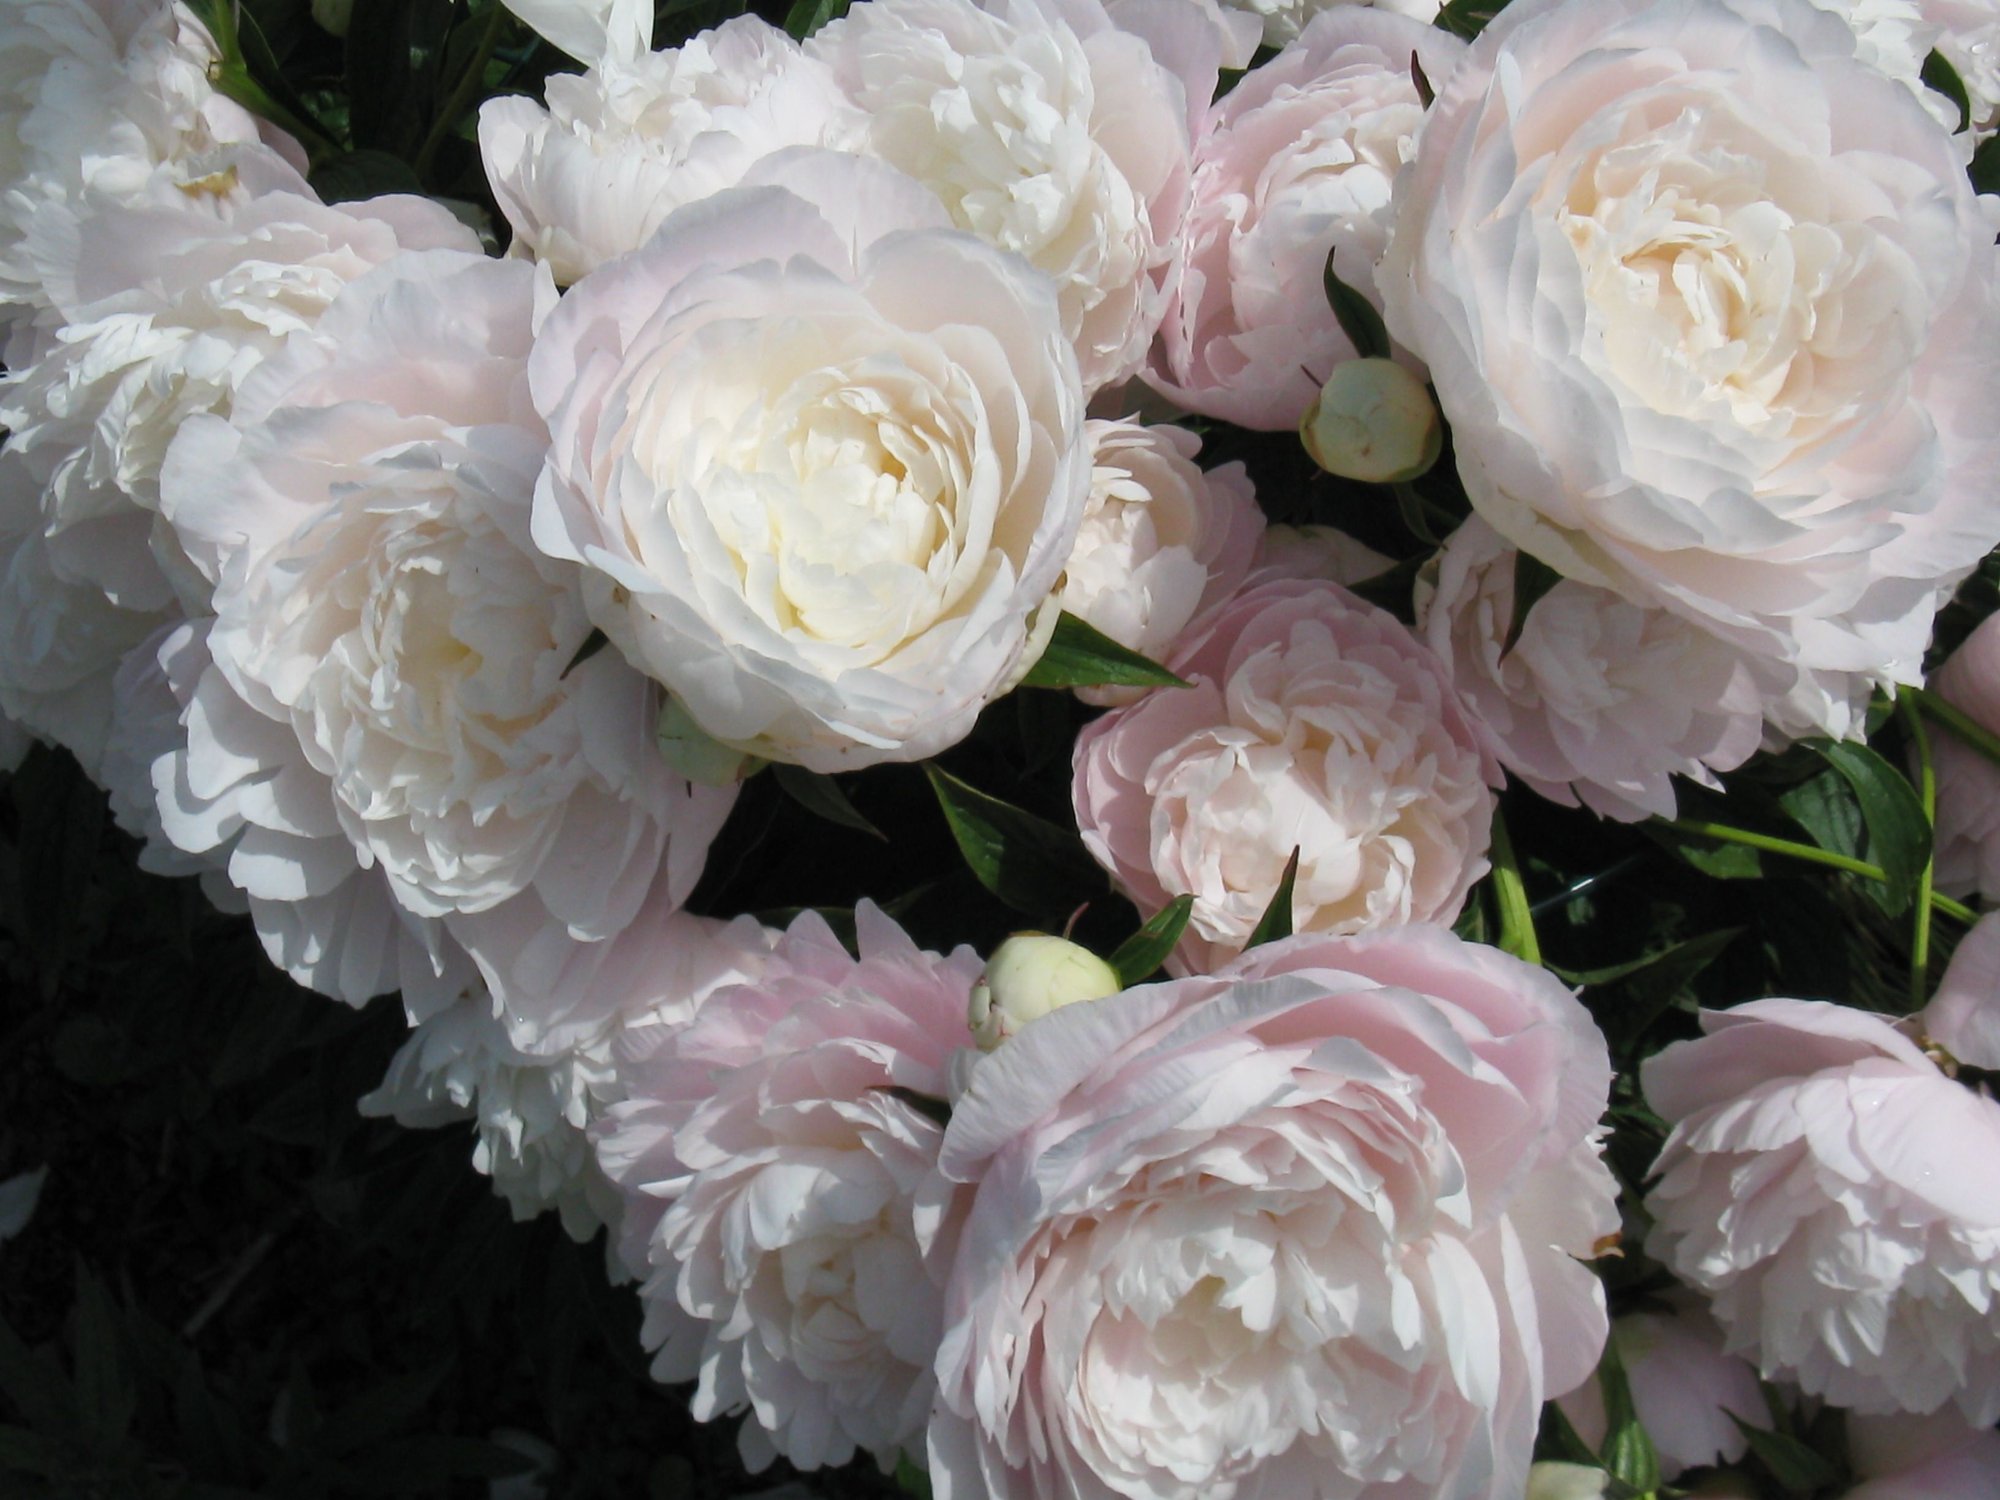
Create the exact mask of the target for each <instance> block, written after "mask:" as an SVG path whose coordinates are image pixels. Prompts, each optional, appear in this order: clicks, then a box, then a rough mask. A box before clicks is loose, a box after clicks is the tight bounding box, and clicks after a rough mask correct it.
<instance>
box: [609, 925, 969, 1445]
mask: <svg viewBox="0 0 2000 1500" xmlns="http://www.w3.org/2000/svg"><path fill="white" fill-rule="evenodd" d="M855 924H856V930H857V933H858V935H859V940H860V957H859V958H858V959H857V958H853V957H850V956H849V955H848V953H847V950H846V949H844V948H843V947H841V945H840V942H839V940H838V939H836V938H835V937H834V935H833V933H832V931H831V930H830V929H829V928H828V927H827V925H826V923H825V922H824V921H823V920H821V919H820V918H819V917H818V916H817V915H815V914H812V913H808V914H806V915H805V916H802V917H800V918H799V919H797V920H796V921H795V922H793V924H792V926H791V928H790V929H789V930H788V931H787V932H786V933H785V935H784V936H783V937H782V938H780V939H779V940H778V943H777V946H776V948H775V950H774V951H773V953H772V955H771V958H770V960H769V962H768V964H767V965H766V967H765V969H764V971H763V974H762V976H761V977H759V978H756V979H753V980H751V981H750V982H748V983H746V984H742V985H738V986H735V987H732V988H724V989H721V990H718V991H717V992H715V993H714V994H713V995H712V996H710V997H709V999H708V1000H707V1001H706V1003H705V1004H704V1005H703V1006H702V1008H701V1009H700V1010H699V1011H697V1012H696V1014H695V1017H694V1019H693V1021H692V1022H690V1023H689V1024H688V1025H686V1026H685V1027H681V1028H665V1029H660V1030H657V1031H655V1032H652V1033H649V1032H647V1031H644V1030H636V1031H634V1032H632V1033H631V1034H630V1035H629V1036H628V1038H627V1040H626V1042H625V1043H624V1044H623V1045H622V1046H621V1048H620V1052H621V1054H622V1057H623V1059H624V1062H625V1064H626V1067H627V1076H626V1078H625V1080H624V1088H625V1090H626V1093H627V1094H628V1096H629V1097H628V1101H627V1102H626V1103H623V1104H619V1105H615V1106H613V1107H612V1109H611V1110H610V1111H609V1112H608V1114H607V1116H606V1118H605V1119H604V1121H603V1122H602V1123H601V1124H600V1125H599V1126H598V1127H597V1130H596V1132H595V1133H596V1138H597V1145H598V1159H599V1161H600V1162H601V1163H602V1164H603V1167H604V1170H605V1171H606V1172H607V1173H608V1174H609V1175H610V1177H611V1179H612V1180H613V1181H614V1182H616V1183H617V1184H618V1186H619V1188H620V1189H621V1190H622V1192H623V1193H624V1195H625V1210H624V1225H623V1229H622V1232H621V1237H620V1246H621V1249H622V1252H623V1254H624V1257H625V1261H626V1263H627V1265H628V1266H630V1268H631V1270H632V1271H633V1273H634V1274H635V1275H637V1276H639V1277H641V1278H642V1282H641V1286H640V1296H641V1298H642V1300H643V1301H644V1304H645V1308H646V1321H645V1328H644V1335H643V1336H644V1338H645V1342H646V1344H647V1347H649V1348H654V1349H657V1350H658V1353H657V1355H656V1356H655V1358H654V1361H653V1374H654V1376H655V1378H657V1379H660V1380H664V1381H675V1380H688V1379H694V1380H696V1381H697V1382H698V1383H697V1385H696V1387H695V1396H694V1402H693V1410H694V1414H695V1416H697V1417H698V1418H700V1419H702V1420H704V1421H707V1420H710V1419H712V1418H715V1417H718V1416H721V1415H724V1414H730V1413H736V1412H740V1411H743V1410H745V1409H748V1410H749V1411H750V1413H751V1414H752V1419H751V1420H749V1421H746V1422H745V1423H744V1424H743V1428H742V1433H741V1439H740V1442H741V1446H742V1450H743V1455H744V1460H745V1462H746V1463H747V1464H748V1465H749V1466H750V1468H751V1469H753V1470H757V1469H761V1468H763V1467H765V1466H766V1465H768V1464H769V1463H770V1461H771V1459H772V1457H773V1456H774V1455H782V1456H783V1457H784V1458H786V1459H788V1460H789V1461H790V1462H791V1463H793V1464H794V1465H796V1466H797V1467H799V1468H802V1469H810V1468H818V1467H821V1466H833V1465H838V1464H843V1463H846V1462H847V1461H848V1460H849V1459H850V1458H852V1457H853V1456H854V1454H855V1453H856V1451H857V1450H859V1451H862V1452H867V1453H870V1454H873V1455H874V1456H875V1457H876V1458H877V1459H878V1460H879V1461H880V1462H881V1463H882V1465H883V1467H884V1468H887V1467H889V1466H890V1465H892V1464H893V1463H894V1462H895V1458H896V1454H897V1452H898V1451H899V1450H903V1449H909V1450H912V1451H915V1450H917V1449H918V1448H919V1446H920V1444H921V1440H922V1434H923V1431H924V1424H925V1422H926V1420H927V1418H928V1417H929V1414H930V1409H931V1403H932V1395H933V1388H934V1383H935V1382H934V1378H933V1376H932V1373H931V1359H932V1355H933V1354H934V1353H935V1352H936V1349H937V1342H938V1309H939V1304H940V1302H941V1299H942V1292H941V1290H940V1289H939V1287H938V1285H937V1284H936V1281H935V1279H934V1278H935V1276H936V1274H937V1272H938V1270H939V1269H940V1267H939V1266H938V1265H936V1264H934V1262H937V1261H938V1260H940V1259H941V1258H942V1257H944V1256H946V1255H947V1254H948V1247H949V1244H950V1239H951V1232H952V1229H953V1226H954V1225H955V1212H954V1211H953V1210H952V1209H951V1207H950V1201H949V1191H948V1189H946V1190H945V1191H942V1192H940V1191H937V1189H938V1188H939V1187H940V1186H942V1185H941V1184H938V1183H937V1182H936V1161H937V1152H938V1146H939V1143H940V1141H941V1140H942V1136H943V1132H942V1130H941V1128H940V1127H939V1126H938V1124H937V1123H936V1122H935V1121H934V1120H933V1119H932V1118H931V1116H930V1115H929V1114H928V1113H926V1112H925V1111H924V1110H923V1109H920V1108H919V1107H917V1103H916V1102H913V1101H914V1100H915V1096H919V1095H922V1096H928V1097H931V1098H935V1099H942V1098H943V1097H944V1095H945V1093H946V1090H947V1087H948V1078H947V1069H948V1065H949V1062H950V1058H951V1056H952V1054H953V1053H954V1052H956V1051H958V1050H959V1049H960V1048H961V1047H963V1046H964V1045H965V1044H966V1043H967V1042H968V1041H969V1040H970V1038H969V1034H968V1033H967V1031H966V1023H965V1017H966V1002H967V997H968V995H969V994H970V992H971V989H972V985H973V982H974V981H975V980H976V979H978V977H979V973H980V962H979V959H978V957H977V955H975V954H974V953H973V952H972V951H971V950H970V949H969V948H960V949H959V950H958V951H957V952H955V953H953V954H952V955H951V956H950V957H941V956H940V955H938V954H935V953H925V952H920V951H919V950H918V949H917V948H916V946H915V945H914V944H913V943H911V941H910V940H909V938H908V937H906V936H904V934H903V932H902V929H901V928H899V927H897V926H896V924H895V923H894V922H893V921H891V920H890V919H889V918H888V917H886V916H884V915H883V914H882V913H881V912H880V911H878V910H877V909H876V908H875V907H873V906H871V905H869V904H867V903H866V902H864V903H863V904H862V905H861V907H860V908H859V909H858V910H857V912H856V914H855Z"/></svg>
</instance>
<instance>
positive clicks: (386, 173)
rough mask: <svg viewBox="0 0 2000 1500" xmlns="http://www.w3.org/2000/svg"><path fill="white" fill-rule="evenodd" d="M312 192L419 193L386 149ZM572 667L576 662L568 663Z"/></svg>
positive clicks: (339, 159) (316, 173)
mask: <svg viewBox="0 0 2000 1500" xmlns="http://www.w3.org/2000/svg"><path fill="white" fill-rule="evenodd" d="M308 181H310V182H311V183H312V187H313V191H314V192H316V193H318V194H319V195H320V197H322V198H324V199H325V200H326V201H327V202H328V203H353V202H358V201H359V200H361V199H363V198H379V197H381V196H382V195H383V194H384V193H421V192H423V190H424V185H423V183H422V182H421V181H420V180H419V179H418V177H417V174H416V170H415V169H414V168H413V167H411V166H410V164H409V163H408V162H406V161H404V160H403V158H402V157H400V156H391V155H390V154H389V153H388V152H387V151H347V152H343V153H342V154H341V155H339V156H335V157H331V158H329V159H328V160H326V161H324V162H321V163H320V164H319V165H318V166H317V167H314V168H313V171H312V176H311V177H310V178H309V179H308ZM570 665H571V666H575V665H576V663H575V662H571V663H570Z"/></svg>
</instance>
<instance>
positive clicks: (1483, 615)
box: [1417, 516, 1765, 823]
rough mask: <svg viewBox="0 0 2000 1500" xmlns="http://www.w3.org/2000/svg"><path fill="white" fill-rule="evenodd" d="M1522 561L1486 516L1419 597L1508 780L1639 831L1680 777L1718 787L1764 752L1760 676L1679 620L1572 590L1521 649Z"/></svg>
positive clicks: (1535, 622)
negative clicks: (1517, 617) (1518, 575)
mask: <svg viewBox="0 0 2000 1500" xmlns="http://www.w3.org/2000/svg"><path fill="white" fill-rule="evenodd" d="M1518 555H1519V554H1517V553H1516V552H1515V550H1514V549H1513V548H1512V547H1510V546H1508V545H1507V543H1506V542H1505V541H1503V540H1502V539H1501V538H1500V536H1499V534H1498V533H1496V532H1495V531H1494V530H1493V528H1492V527H1490V526H1488V525H1487V524H1486V523H1485V522H1484V521H1482V520H1480V519H1479V517H1477V516H1473V517H1470V518H1469V519H1468V520H1467V521H1466V522H1465V523H1464V524H1463V525H1462V526H1460V527H1459V528H1458V530H1457V531H1455V532H1453V533H1452V534H1451V537H1450V538H1449V539H1448V540H1447V541H1446V542H1445V545H1444V550H1443V551H1442V552H1441V553H1439V554H1438V559H1437V567H1436V572H1435V574H1434V575H1432V576H1430V577H1428V578H1424V579H1419V581H1418V586H1417V623H1418V629H1419V630H1420V631H1421V632H1422V633H1423V636H1424V639H1425V640H1426V641H1428V642H1429V643H1430V647H1431V649H1432V650H1433V651H1435V652H1436V653H1437V654H1438V658H1439V660H1441V661H1442V662H1444V664H1445V668H1446V671H1447V672H1448V673H1449V674H1450V676H1451V681H1452V686H1453V687H1455V688H1456V689H1457V690H1458V693H1459V697H1460V701H1461V702H1462V703H1463V704H1464V705H1465V707H1466V709H1467V711H1468V712H1470V713H1471V714H1472V715H1473V716H1474V717H1476V718H1477V719H1478V720H1479V721H1480V723H1481V724H1483V725H1484V726H1485V728H1486V729H1487V731H1488V732H1489V733H1490V734H1491V735H1492V738H1493V743H1494V747H1495V749H1496V751H1497V753H1498V754H1499V757H1500V762H1501V764H1502V765H1504V766H1506V767H1507V769H1508V770H1510V771H1512V772H1513V773H1514V774H1515V775H1516V776H1518V777H1520V778H1521V780H1522V781H1524V782H1525V783H1526V784H1527V785H1529V786H1531V787H1533V788H1534V789H1535V790H1536V791H1537V792H1539V793H1541V794H1542V795H1543V796H1544V797H1547V798H1548V799H1550V800H1551V801H1553V802H1559V803H1561V804H1563V805H1564V806H1565V807H1574V806H1576V805H1577V803H1578V802H1579V801H1581V802H1582V803H1583V805H1585V806H1586V807H1588V808H1590V809H1591V810H1592V811H1593V812H1596V813H1600V814H1602V815H1603V816H1605V817H1608V818H1616V819H1618V820H1619V821H1620V822H1626V823H1630V822H1637V821H1638V820H1639V819H1642V818H1646V817H1650V816H1654V815H1658V816H1660V817H1666V818H1671V817H1672V816H1673V815H1674V788H1673V780H1672V778H1673V777H1674V776H1676V775H1680V776H1686V777H1689V778H1690V779H1692V780H1694V781H1697V782H1700V783H1701V784H1702V785H1704V786H1717V785H1719V783H1718V782H1717V781H1716V779H1715V774H1714V773H1715V772H1717V771H1729V770H1734V769H1735V768H1736V767H1737V766H1739V765H1741V764H1742V763H1743V762H1744V761H1746V760H1748V759H1749V758H1750V757H1751V756H1752V755H1753V754H1755V753H1756V751H1757V749H1758V747H1759V745H1760V743H1761V741H1762V739H1763V731H1764V704H1765V695H1764V693H1763V691H1762V690H1761V689H1760V686H1759V684H1758V681H1757V679H1756V678H1755V676H1754V675H1753V674H1752V671H1751V669H1750V666H1749V665H1748V664H1747V663H1746V662H1745V661H1744V659H1743V657H1742V655H1741V653H1739V652H1737V651H1734V650H1732V649H1731V648H1730V647H1729V646H1728V645H1726V644H1725V643H1723V642H1722V641H1720V640H1718V639H1716V638H1715V637H1714V636H1712V635H1709V634H1707V633H1706V632H1705V631H1702V630H1700V629H1697V628H1696V627H1695V626H1693V625H1691V624H1689V623H1688V622H1687V621H1686V620H1684V619H1682V618H1681V617H1680V616H1679V615H1675V614H1669V613H1668V612H1667V611H1665V610H1663V609H1648V608H1645V607H1643V606H1641V605H1637V604H1632V603H1629V602H1627V601H1626V600H1624V599H1622V598H1620V597H1619V596H1618V595H1616V594H1614V593H1612V592H1610V591H1609V590H1608V589H1600V588H1593V587H1592V586H1591V585H1589V584H1587V583H1578V582H1576V581H1575V580H1573V579H1564V580H1563V581H1562V582H1561V583H1558V584H1557V585H1556V586H1555V587H1554V588H1552V589H1550V590H1549V591H1548V592H1547V593H1546V594H1544V595H1542V596H1541V598H1539V599H1537V600H1536V601H1535V604H1534V607H1533V608H1532V609H1531V610H1529V612H1528V618H1527V620H1526V622H1525V623H1524V624H1523V625H1522V627H1521V634H1520V637H1519V638H1518V639H1517V640H1515V641H1514V643H1513V645H1512V646H1511V647H1509V646H1508V644H1507V633H1508V631H1509V629H1510V628H1511V626H1512V624H1513V620H1514V611H1515V604H1514V569H1515V563H1516V559H1517V557H1518Z"/></svg>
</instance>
